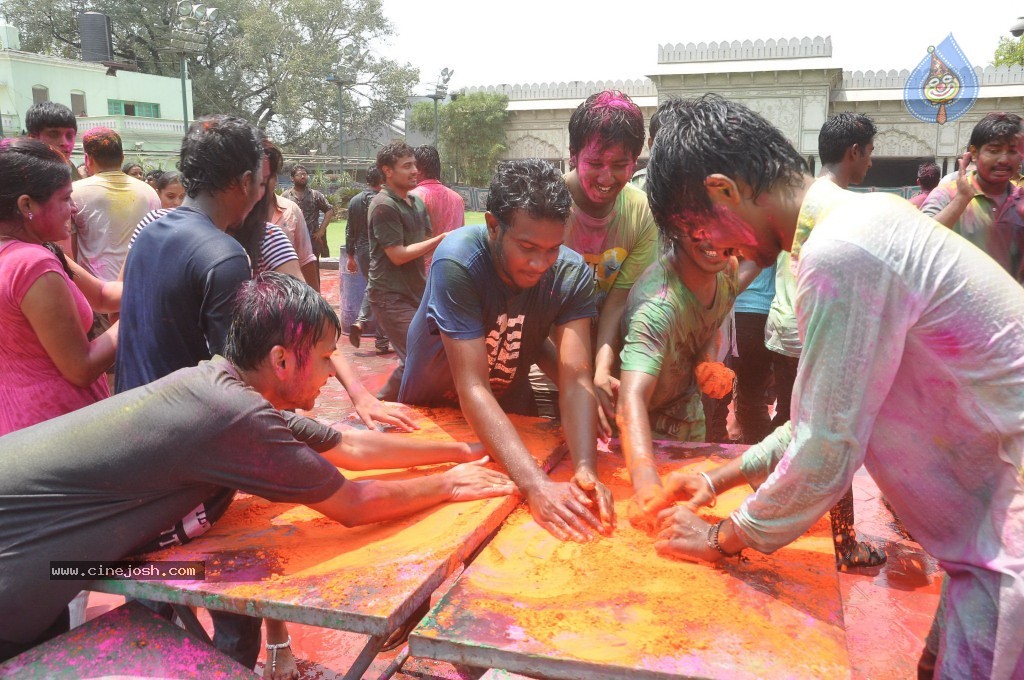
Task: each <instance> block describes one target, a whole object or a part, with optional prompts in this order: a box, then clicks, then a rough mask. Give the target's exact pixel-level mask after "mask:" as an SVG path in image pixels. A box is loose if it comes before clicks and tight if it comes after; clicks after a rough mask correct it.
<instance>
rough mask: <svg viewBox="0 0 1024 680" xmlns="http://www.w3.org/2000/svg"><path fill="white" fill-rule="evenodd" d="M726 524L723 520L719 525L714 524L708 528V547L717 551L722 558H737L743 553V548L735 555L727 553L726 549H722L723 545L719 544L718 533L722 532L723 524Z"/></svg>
mask: <svg viewBox="0 0 1024 680" xmlns="http://www.w3.org/2000/svg"><path fill="white" fill-rule="evenodd" d="M724 523H725V520H724V519H723V520H722V521H721V522H719V523H718V524H712V525H711V526H709V527H708V536H707V542H708V547H709V548H711V549H712V550H717V551H718V554H719V555H721V556H722V557H736V556H737V555H739V554H740V553H741V552H743V549H742V548H741V549H739V550H737V551H736V552H734V553H731V552H726V551H725V548H723V547H722V544H721V543H719V542H718V533H719V532H720V531H721V530H722V524H724Z"/></svg>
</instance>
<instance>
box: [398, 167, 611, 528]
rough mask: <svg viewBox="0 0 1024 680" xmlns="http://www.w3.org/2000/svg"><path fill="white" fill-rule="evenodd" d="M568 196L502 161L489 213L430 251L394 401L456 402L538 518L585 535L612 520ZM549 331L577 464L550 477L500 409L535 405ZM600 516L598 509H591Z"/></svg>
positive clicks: (536, 170)
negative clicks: (570, 472)
mask: <svg viewBox="0 0 1024 680" xmlns="http://www.w3.org/2000/svg"><path fill="white" fill-rule="evenodd" d="M570 206H571V197H570V195H569V191H568V189H567V188H566V186H565V182H564V181H563V179H562V177H561V176H560V174H559V172H558V171H557V170H556V169H555V168H554V167H553V166H551V165H550V164H548V163H546V162H543V161H538V160H524V161H513V162H510V163H506V164H504V165H502V166H501V167H500V168H499V169H498V172H497V174H496V175H495V177H494V179H493V180H492V181H491V186H490V192H489V194H488V197H487V214H486V215H485V219H486V222H487V225H486V227H484V226H470V227H463V228H461V229H456V230H455V231H452V232H449V235H448V238H447V239H446V240H445V241H444V242H443V243H442V244H441V245H440V246H439V247H438V249H437V250H436V251H435V252H434V259H433V264H432V265H431V267H430V277H429V279H428V281H427V287H426V292H425V293H424V295H423V301H422V302H421V303H420V306H419V309H418V310H417V312H416V315H415V316H414V317H413V320H412V324H411V325H410V327H409V338H410V339H412V341H411V342H410V343H409V347H408V355H407V358H406V366H405V371H404V374H403V379H402V384H401V389H400V391H399V397H398V399H399V401H401V402H404V403H408V404H423V405H441V404H444V405H456V404H458V405H459V406H460V407H461V408H462V412H463V414H464V415H465V417H466V420H468V421H469V423H470V425H471V426H472V427H473V430H474V431H475V432H476V435H477V436H478V437H479V438H480V440H481V441H482V442H483V443H484V445H485V446H486V447H487V450H488V451H489V452H491V453H492V454H493V455H494V456H496V457H497V459H498V460H499V461H501V463H502V464H503V465H504V466H505V467H506V468H507V469H508V472H509V476H511V477H512V479H513V481H515V483H516V484H517V485H518V487H519V489H520V491H522V493H523V494H524V495H525V496H526V499H527V501H528V502H529V504H530V511H531V512H532V513H533V516H534V518H535V519H536V520H537V523H538V524H540V525H541V526H543V527H544V528H545V529H546V530H548V531H549V532H551V533H552V534H553V535H555V536H557V537H558V538H560V539H562V540H565V539H569V538H572V539H575V540H581V541H582V540H587V539H589V538H591V537H592V536H593V532H594V531H595V530H596V531H599V532H601V533H608V532H610V530H611V527H612V524H613V522H614V508H613V504H612V498H611V494H610V493H609V492H608V490H607V489H606V488H605V487H604V486H603V485H602V484H600V482H598V480H597V469H596V465H595V448H596V441H597V434H596V433H597V429H596V428H597V401H596V397H595V395H594V384H593V378H592V375H591V368H590V365H591V362H590V358H591V356H593V355H592V353H591V348H590V323H591V319H593V318H594V317H595V316H596V315H597V308H596V303H595V292H594V281H593V279H594V277H593V274H592V273H591V271H590V269H589V268H588V267H587V265H586V263H585V262H584V261H583V258H582V257H581V256H580V255H578V254H577V253H574V252H573V251H571V250H569V249H568V248H566V247H564V246H563V245H562V241H563V238H564V236H565V220H566V219H567V218H568V216H569V208H570ZM552 330H554V338H555V345H556V347H557V351H558V370H557V374H558V376H557V378H556V380H557V382H558V388H559V395H560V405H561V412H562V414H563V417H564V425H565V433H566V439H567V441H568V445H569V452H570V454H571V455H572V459H573V463H574V465H575V469H576V474H575V476H574V477H573V479H572V481H571V482H566V483H555V482H553V481H551V479H550V478H549V477H548V476H547V475H546V474H545V473H544V471H543V470H541V469H540V467H539V466H538V465H537V464H536V462H535V461H534V460H533V457H532V456H531V455H530V452H529V451H528V450H527V449H526V446H525V444H523V441H522V439H521V438H520V437H519V434H518V433H517V432H516V430H515V427H514V426H513V425H512V423H511V421H509V419H508V416H506V415H505V414H506V413H521V414H527V415H529V414H531V413H533V398H532V393H531V392H530V385H529V381H528V376H529V372H530V367H531V366H532V365H533V364H534V363H536V362H537V361H538V360H539V359H540V356H541V348H542V346H543V344H544V341H545V339H546V338H547V337H548V336H549V335H551V333H552ZM598 517H600V519H598Z"/></svg>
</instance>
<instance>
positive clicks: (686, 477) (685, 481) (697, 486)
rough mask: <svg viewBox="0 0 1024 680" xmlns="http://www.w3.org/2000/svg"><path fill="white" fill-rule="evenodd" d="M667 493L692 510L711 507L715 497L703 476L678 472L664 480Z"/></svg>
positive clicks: (682, 471)
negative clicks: (706, 506)
mask: <svg viewBox="0 0 1024 680" xmlns="http://www.w3.org/2000/svg"><path fill="white" fill-rule="evenodd" d="M664 484H665V493H666V494H668V496H669V497H670V498H671V499H673V500H676V501H683V502H684V503H685V505H686V507H688V508H689V509H690V510H696V509H697V508H700V507H703V506H705V505H711V501H712V500H713V499H714V495H713V494H712V493H711V489H710V488H709V487H708V483H707V480H705V479H704V478H703V477H702V476H700V475H697V474H693V473H691V472H686V471H684V470H677V471H676V472H672V473H670V474H669V475H667V476H666V477H665V479H664Z"/></svg>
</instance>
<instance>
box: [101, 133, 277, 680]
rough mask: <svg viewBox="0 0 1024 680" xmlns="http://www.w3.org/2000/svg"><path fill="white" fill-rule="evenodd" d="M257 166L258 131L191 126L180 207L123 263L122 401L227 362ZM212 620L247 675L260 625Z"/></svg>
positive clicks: (258, 193) (217, 508) (221, 498)
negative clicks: (210, 363)
mask: <svg viewBox="0 0 1024 680" xmlns="http://www.w3.org/2000/svg"><path fill="white" fill-rule="evenodd" d="M263 158H264V149H263V141H262V137H261V135H260V132H259V130H257V129H256V127H254V126H253V125H250V124H249V123H248V122H246V121H244V120H242V119H241V118H236V117H234V116H225V115H216V116H206V117H204V118H200V119H198V120H196V121H195V122H193V123H192V125H191V126H189V129H188V134H186V135H185V138H184V139H183V140H182V144H181V158H180V160H179V162H178V169H179V170H181V173H182V179H183V180H184V183H185V192H186V198H185V202H184V203H183V204H182V205H181V206H180V207H178V208H176V209H175V210H172V211H170V212H168V213H167V214H166V215H164V216H162V217H160V218H158V219H157V220H155V221H154V222H152V223H150V224H149V225H147V226H146V228H145V229H143V230H142V231H141V232H139V235H138V237H137V238H136V239H135V243H134V245H133V246H132V249H131V250H130V251H129V252H128V257H127V259H126V260H125V265H124V295H123V297H122V299H121V330H120V335H119V339H120V343H119V344H120V347H121V351H119V352H118V353H117V358H116V364H115V367H116V376H117V380H116V385H115V388H116V390H117V392H118V393H121V392H126V391H128V390H130V389H133V388H136V387H140V386H142V385H146V384H148V383H150V382H153V381H154V380H158V379H160V378H163V377H164V376H167V375H169V374H171V373H173V372H174V371H177V370H178V369H182V368H188V367H191V366H195V365H197V364H198V363H199V362H201V361H207V360H209V359H211V358H212V357H213V356H215V355H217V354H223V353H224V347H225V342H226V340H227V335H228V329H229V327H230V325H231V305H232V301H233V300H234V298H235V294H236V293H237V291H238V289H239V287H240V286H241V285H242V284H243V283H245V282H246V281H248V280H249V279H250V278H251V277H252V269H251V266H250V262H249V257H248V255H246V252H245V249H244V248H243V247H242V246H241V245H240V244H239V243H238V241H236V240H235V239H234V238H232V237H231V236H229V235H228V234H227V233H226V232H227V230H228V229H235V228H237V227H238V226H240V225H241V224H242V221H243V220H244V219H245V217H246V215H248V214H249V211H250V210H252V208H253V206H255V205H256V203H257V201H259V199H260V198H261V197H262V195H263V190H264V187H265V182H264V177H263V167H264V162H263ZM232 495H233V491H231V490H227V491H225V492H224V493H221V494H220V495H218V496H216V497H208V498H206V499H205V500H204V499H200V500H202V501H203V503H202V504H199V501H197V502H196V504H193V507H194V508H196V515H197V516H199V515H208V516H210V517H220V515H221V514H223V512H224V510H225V509H226V508H227V504H228V503H229V502H230V499H231V497H232ZM187 510H189V508H186V509H185V511H187ZM185 511H183V512H182V514H180V515H179V516H178V517H176V518H172V519H171V521H168V522H167V526H170V525H171V524H172V523H173V521H174V520H180V519H181V517H183V516H184V512H185ZM212 616H213V619H214V628H215V635H214V643H215V644H216V645H217V648H218V649H220V650H221V651H223V652H225V653H226V654H228V655H229V656H231V657H232V658H234V659H235V660H236V661H239V662H240V663H242V664H244V665H246V666H249V667H252V666H253V664H255V662H256V656H257V655H258V654H259V646H260V622H261V619H258V618H251V617H246V616H242V615H239V614H232V613H229V612H217V613H213V614H212Z"/></svg>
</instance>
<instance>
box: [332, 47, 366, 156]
mask: <svg viewBox="0 0 1024 680" xmlns="http://www.w3.org/2000/svg"><path fill="white" fill-rule="evenodd" d="M358 54H359V48H358V47H356V46H355V45H346V46H345V47H344V49H342V50H341V61H340V62H339V63H338V68H337V69H335V72H334V73H329V74H328V75H327V78H326V80H327V82H329V83H333V84H334V85H337V86H338V170H339V175H344V174H345V116H344V113H345V95H344V92H345V88H346V87H352V86H353V85H355V84H356V79H355V76H356V74H355V69H354V68H353V66H352V64H351V62H352V61H353V60H354V59H355V57H356V56H357V55H358Z"/></svg>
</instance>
